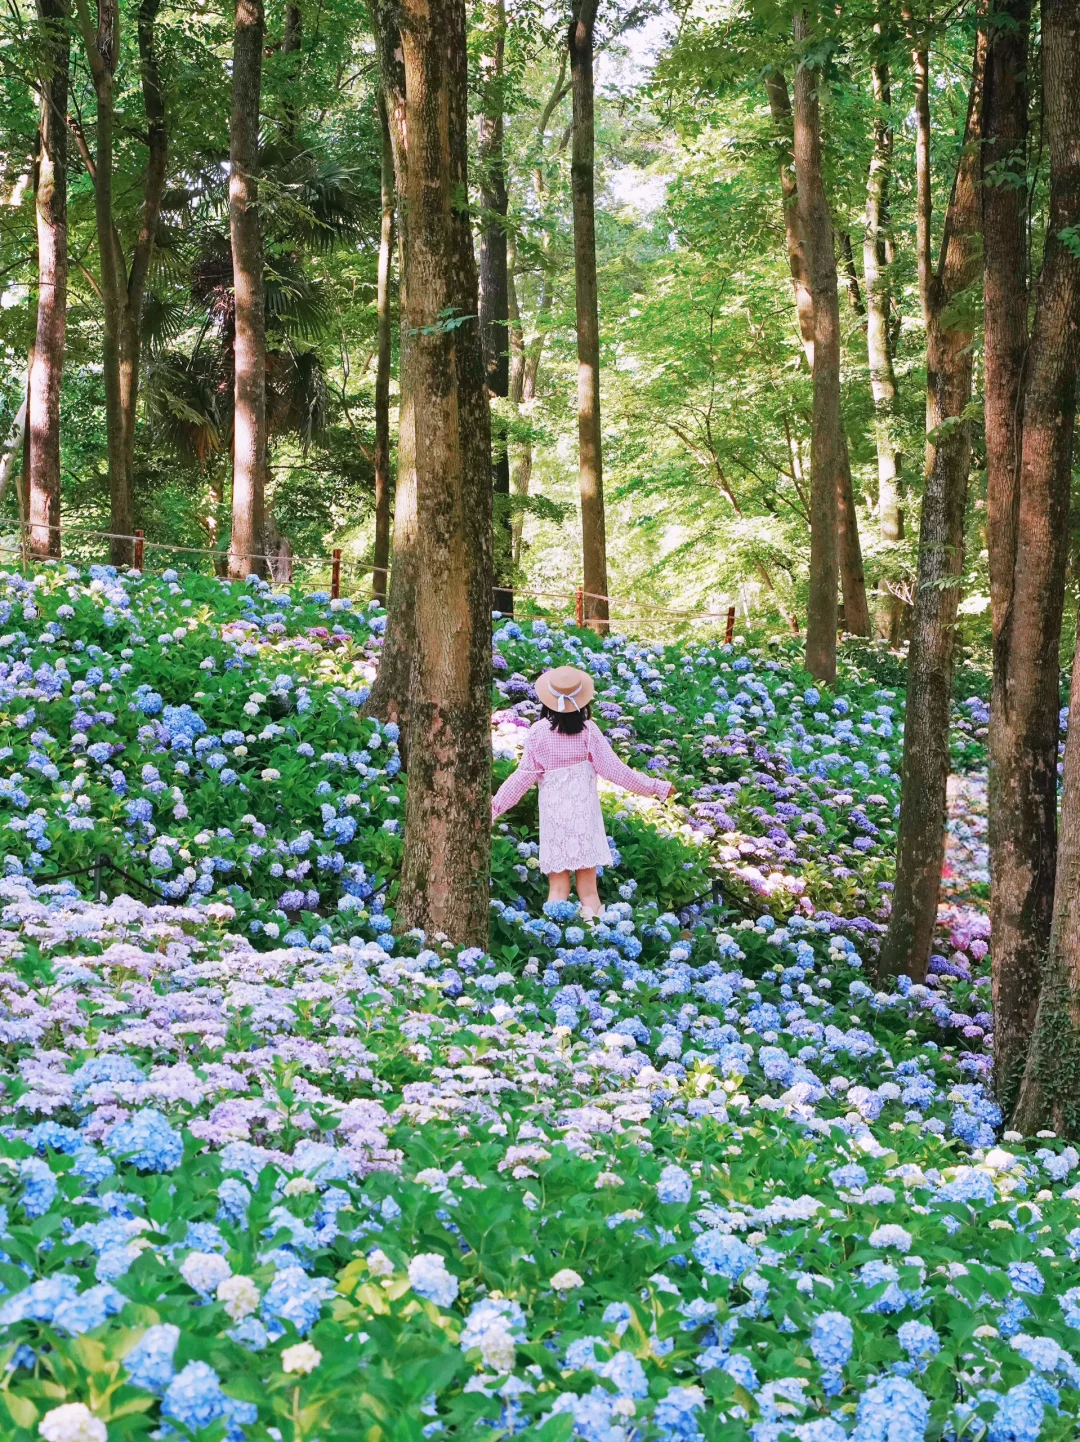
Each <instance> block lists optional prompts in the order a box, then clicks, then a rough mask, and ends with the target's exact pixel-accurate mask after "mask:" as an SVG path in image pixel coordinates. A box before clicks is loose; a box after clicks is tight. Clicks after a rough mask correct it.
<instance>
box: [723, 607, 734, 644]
mask: <svg viewBox="0 0 1080 1442" xmlns="http://www.w3.org/2000/svg"><path fill="white" fill-rule="evenodd" d="M734 634H735V607H734V606H729V607H728V613H727V629H726V630H725V632H724V642H725V644H726V645H728V646H730V645H731V638H732V636H734Z"/></svg>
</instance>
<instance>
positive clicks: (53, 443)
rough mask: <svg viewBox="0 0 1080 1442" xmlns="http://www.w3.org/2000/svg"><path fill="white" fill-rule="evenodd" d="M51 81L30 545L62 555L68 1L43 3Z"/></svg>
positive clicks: (41, 167)
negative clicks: (61, 412) (61, 494)
mask: <svg viewBox="0 0 1080 1442" xmlns="http://www.w3.org/2000/svg"><path fill="white" fill-rule="evenodd" d="M38 21H39V24H40V27H41V30H42V38H43V46H42V51H43V56H44V61H45V74H44V75H43V76H42V79H41V87H42V103H41V122H40V136H39V146H38V163H37V186H36V194H35V212H36V217H37V251H38V262H37V279H38V295H37V326H36V331H35V337H34V345H33V349H32V351H31V353H30V373H29V384H28V423H29V447H30V485H29V511H30V533H29V536H28V537H27V544H28V546H29V549H30V552H31V554H32V555H34V556H59V555H60V383H61V380H62V378H63V374H64V336H65V331H66V316H67V270H68V266H67V118H66V117H67V98H68V74H69V70H70V63H71V47H70V44H69V41H68V30H67V7H66V4H65V3H64V0H38Z"/></svg>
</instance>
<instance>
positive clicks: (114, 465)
mask: <svg viewBox="0 0 1080 1442" xmlns="http://www.w3.org/2000/svg"><path fill="white" fill-rule="evenodd" d="M76 3H77V6H78V18H79V29H80V31H81V32H82V37H83V43H84V45H85V47H86V58H87V63H88V65H89V68H90V75H91V79H92V80H93V84H94V101H95V112H96V119H97V154H96V156H95V158H94V160H93V161H92V162H91V161H88V166H87V168H88V169H90V168H91V166H92V179H93V183H94V219H95V222H96V228H97V246H98V263H99V270H100V275H101V309H102V342H101V369H102V381H103V384H104V389H105V445H106V455H107V459H108V468H109V502H110V508H109V530H110V532H111V539H110V541H109V557H110V560H111V561H112V562H113V564H114V565H125V564H127V562H128V561H129V560H130V556H131V552H130V543H129V542H128V541H127V539H126V537H128V536H130V534H131V530H132V514H133V513H132V501H131V494H130V490H129V487H128V483H127V471H126V467H125V464H124V412H123V395H122V390H121V383H120V328H121V321H122V315H123V307H124V294H125V292H126V289H127V273H126V267H125V264H124V258H123V255H122V254H121V251H120V241H119V237H118V236H117V234H116V230H115V227H114V225H113V130H114V126H115V120H116V115H115V100H114V93H113V89H114V80H113V75H114V72H115V69H116V63H117V59H118V55H119V49H120V11H119V6H118V4H117V3H116V0H98V7H97V24H96V27H95V25H94V22H93V20H92V19H91V17H90V13H89V10H88V9H87V6H86V0H76Z"/></svg>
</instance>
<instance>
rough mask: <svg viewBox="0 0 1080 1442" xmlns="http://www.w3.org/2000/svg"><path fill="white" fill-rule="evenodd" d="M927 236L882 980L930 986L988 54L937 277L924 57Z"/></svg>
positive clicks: (919, 174) (921, 190)
mask: <svg viewBox="0 0 1080 1442" xmlns="http://www.w3.org/2000/svg"><path fill="white" fill-rule="evenodd" d="M913 61H914V70H915V114H916V144H915V157H916V197H917V212H916V234H917V241H918V270H919V281H920V291H921V296H922V306H923V318H924V322H925V325H926V373H927V393H926V428H927V460H926V483H925V487H924V491H923V503H922V518H921V524H920V527H919V566H918V579H917V583H916V592H915V604H914V607H913V609H912V621H911V645H910V649H909V652H908V679H907V706H906V710H905V722H904V757H903V763H902V769H901V791H900V826H899V836H898V840H897V857H896V881H895V885H894V890H893V898H892V913H891V915H890V917H889V929H888V932H887V933H886V935H885V939H884V941H883V943H882V948H881V955H880V958H879V962H878V967H879V971H880V973H881V974H882V975H883V976H899V975H901V974H904V973H906V974H907V975H909V976H910V977H911V978H912V979H913V980H915V981H920V982H921V981H923V980H924V979H925V976H926V969H927V966H928V964H929V961H930V947H931V942H932V940H933V935H934V928H935V925H936V923H937V906H938V896H939V894H940V889H941V867H942V862H943V860H944V851H945V791H946V784H947V781H948V776H949V712H950V705H951V698H952V667H953V640H954V630H955V625H956V608H957V605H958V603H959V600H960V577H961V574H962V570H963V562H964V513H965V510H966V508H967V487H968V470H969V466H970V440H969V429H968V422H967V421H966V420H964V419H962V416H963V413H964V410H965V408H966V407H967V405H968V402H969V400H970V399H971V372H972V341H973V331H972V319H971V316H970V313H969V310H970V308H965V307H963V306H958V305H957V304H956V301H957V299H958V297H959V296H960V295H961V294H962V292H963V291H965V290H966V289H967V288H968V287H969V286H970V285H971V284H972V283H973V282H974V281H975V280H976V278H977V276H978V266H979V220H980V215H979V188H978V180H979V156H978V139H979V109H980V104H981V96H982V74H983V45H982V41H981V40H980V42H979V44H978V46H977V48H976V55H975V62H974V66H973V74H972V83H971V93H970V96H969V100H968V116H967V123H966V125H965V130H964V146H963V149H962V151H961V156H960V162H959V165H958V167H957V171H956V175H955V177H954V179H953V187H952V194H951V196H950V198H949V205H948V210H947V212H946V215H945V226H944V231H943V234H942V242H941V254H940V257H939V260H938V268H937V271H936V272H935V270H934V268H933V264H932V257H931V252H930V222H931V210H930V98H929V63H928V58H927V55H926V52H925V51H918V52H916V54H915V55H914V57H913Z"/></svg>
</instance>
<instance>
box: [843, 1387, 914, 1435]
mask: <svg viewBox="0 0 1080 1442" xmlns="http://www.w3.org/2000/svg"><path fill="white" fill-rule="evenodd" d="M929 1420H930V1402H929V1400H928V1398H927V1397H926V1396H925V1395H924V1394H923V1393H922V1392H920V1391H919V1389H918V1387H916V1386H914V1385H913V1384H912V1383H911V1382H909V1381H908V1380H907V1378H906V1377H886V1378H885V1379H884V1381H882V1382H878V1383H877V1384H876V1385H875V1386H873V1387H871V1388H869V1390H868V1391H866V1392H865V1393H864V1394H863V1396H862V1397H861V1398H860V1399H859V1405H858V1409H857V1411H856V1413H855V1430H854V1432H852V1434H851V1442H923V1438H924V1437H925V1436H926V1427H927V1423H928V1422H929Z"/></svg>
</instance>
